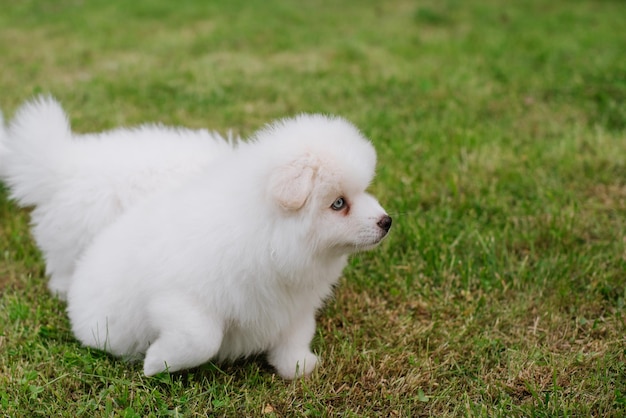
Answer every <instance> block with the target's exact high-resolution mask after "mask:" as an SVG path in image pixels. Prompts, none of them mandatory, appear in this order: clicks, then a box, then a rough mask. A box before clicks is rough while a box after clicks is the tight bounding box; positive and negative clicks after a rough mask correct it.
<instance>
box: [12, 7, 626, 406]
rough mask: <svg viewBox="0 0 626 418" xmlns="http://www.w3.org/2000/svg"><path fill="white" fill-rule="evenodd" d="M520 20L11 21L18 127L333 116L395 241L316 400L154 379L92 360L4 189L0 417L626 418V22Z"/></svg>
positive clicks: (248, 14) (216, 370)
mask: <svg viewBox="0 0 626 418" xmlns="http://www.w3.org/2000/svg"><path fill="white" fill-rule="evenodd" d="M509 3H510V4H509ZM509 3H506V5H505V4H504V3H502V2H497V1H494V0H490V1H478V0H472V1H454V0H446V1H434V0H425V1H420V2H410V1H402V0H391V1H385V2H378V1H361V0H359V1H357V0H347V1H343V2H339V3H338V2H330V1H322V0H314V1H308V2H289V1H278V0H271V1H266V2H259V1H248V2H244V1H221V2H201V1H196V2H170V1H165V0H160V1H147V0H139V1H135V2H116V1H102V0H95V1H89V2H77V1H70V0H60V1H55V2H40V1H32V0H31V1H26V0H25V1H19V2H17V1H9V0H0V9H1V10H2V13H1V14H0V27H1V28H2V31H1V36H0V106H1V107H2V109H3V110H4V112H5V115H6V116H7V117H10V116H11V115H12V114H13V112H14V111H15V109H16V108H17V106H18V105H19V104H20V103H21V102H23V101H24V100H26V99H28V98H29V97H31V96H32V95H33V94H35V93H38V92H51V93H52V94H54V95H55V96H56V97H57V98H58V99H59V100H60V101H61V102H62V103H63V105H64V106H65V108H66V109H67V111H68V113H69V114H70V116H71V119H72V124H73V127H74V129H75V130H77V131H80V132H90V131H98V130H102V129H107V128H112V127H115V126H120V125H132V124H137V123H141V122H147V121H161V122H164V123H166V124H175V125H186V126H191V127H208V128H211V129H217V130H221V131H226V130H228V129H231V128H232V129H234V130H235V132H237V133H240V134H242V135H247V134H249V133H251V132H253V131H254V130H255V129H256V128H258V127H259V126H261V125H262V124H263V123H265V122H268V121H270V120H272V119H274V118H277V117H282V116H286V115H291V114H294V113H298V112H325V113H333V114H339V115H342V116H344V117H346V118H348V119H350V120H352V121H353V122H354V123H355V124H356V125H357V126H359V127H360V128H361V129H362V130H363V132H364V133H365V134H366V135H367V136H369V137H370V138H371V139H372V141H373V142H374V144H375V146H376V148H377V150H378V155H379V166H378V176H377V178H376V180H375V182H374V184H373V185H372V188H371V189H372V192H373V193H374V194H375V195H376V196H377V197H379V199H380V201H381V202H382V203H383V205H384V206H385V207H386V208H387V210H388V211H389V212H390V214H391V215H392V216H393V218H394V227H393V229H392V233H391V236H390V237H389V239H388V240H387V241H386V242H385V244H384V245H383V246H382V247H381V248H379V249H377V250H375V251H373V252H371V253H367V254H361V255H358V256H356V257H354V258H353V259H352V261H351V263H350V266H349V268H348V269H347V270H346V271H345V275H344V276H345V277H344V278H343V279H342V283H341V286H340V287H339V288H338V289H337V291H336V297H335V298H334V299H333V300H332V301H330V302H329V303H328V305H327V307H326V309H324V311H323V312H321V313H320V318H319V326H318V333H317V336H316V338H315V340H314V344H313V347H314V350H315V351H316V352H317V353H319V355H320V356H321V358H322V359H323V364H322V366H321V367H320V368H319V370H318V371H317V372H316V373H315V374H314V375H313V376H312V377H311V378H309V379H306V380H303V381H297V382H291V383H290V382H285V381H283V380H281V379H279V378H277V377H276V376H274V375H273V374H272V370H271V369H270V368H269V367H268V366H267V365H265V364H264V362H263V360H262V359H257V360H250V361H245V362H242V363H240V364H235V365H212V364H208V365H206V366H203V367H200V368H198V369H194V370H191V371H189V372H185V373H177V374H174V375H172V376H160V377H157V378H146V377H144V376H143V375H142V373H141V370H140V367H139V366H138V365H129V364H125V363H123V362H121V361H118V360H116V359H113V358H111V357H108V356H106V355H104V354H102V353H100V352H97V351H93V350H89V349H87V348H84V347H81V346H80V345H79V344H78V343H77V342H76V341H75V340H74V339H73V337H72V335H71V332H70V329H69V324H68V321H67V318H66V316H65V313H64V309H65V307H64V305H63V303H61V302H59V301H58V300H56V299H54V298H52V297H51V296H49V295H48V293H47V291H46V285H45V282H46V279H45V277H44V274H43V271H44V266H43V262H42V259H41V256H40V254H39V253H38V251H37V250H36V248H35V246H34V244H33V241H32V239H31V238H30V236H29V232H28V212H27V211H25V210H20V209H18V208H17V207H16V206H15V205H14V204H13V203H11V202H10V201H9V200H8V197H7V195H8V192H7V190H6V189H5V188H1V186H0V257H1V260H2V261H1V262H0V295H1V296H0V411H1V414H2V415H3V416H11V417H34V416H45V417H48V416H72V417H74V416H124V417H139V416H157V415H158V416H160V415H171V416H205V415H211V416H268V417H271V416H278V417H288V416H334V415H338V416H339V415H340V416H346V417H349V416H426V415H432V416H507V417H508V416H536V417H544V416H598V417H600V416H602V417H610V416H615V417H618V416H624V415H626V320H625V315H626V312H625V307H624V306H625V300H626V59H625V58H624V57H625V56H626V37H624V36H623V32H624V30H623V26H624V24H623V22H624V21H626V8H625V7H624V5H623V4H622V2H619V1H611V0H603V1H600V0H598V1H592V0H589V1H583V0H573V1H565V0H556V1H551V2H542V1H539V0H528V1H524V2H509Z"/></svg>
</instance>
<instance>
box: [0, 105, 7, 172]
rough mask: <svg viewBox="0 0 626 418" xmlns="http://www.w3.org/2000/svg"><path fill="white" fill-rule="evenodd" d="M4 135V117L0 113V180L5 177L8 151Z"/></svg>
mask: <svg viewBox="0 0 626 418" xmlns="http://www.w3.org/2000/svg"><path fill="white" fill-rule="evenodd" d="M6 135H7V134H6V126H4V117H3V115H2V112H0V180H5V179H6V177H7V171H6V158H7V152H8V150H7V148H6Z"/></svg>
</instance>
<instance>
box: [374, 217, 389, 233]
mask: <svg viewBox="0 0 626 418" xmlns="http://www.w3.org/2000/svg"><path fill="white" fill-rule="evenodd" d="M377 225H378V226H379V227H380V228H381V229H384V230H385V231H389V228H391V216H388V215H385V216H383V217H382V218H380V220H379V221H378V223H377Z"/></svg>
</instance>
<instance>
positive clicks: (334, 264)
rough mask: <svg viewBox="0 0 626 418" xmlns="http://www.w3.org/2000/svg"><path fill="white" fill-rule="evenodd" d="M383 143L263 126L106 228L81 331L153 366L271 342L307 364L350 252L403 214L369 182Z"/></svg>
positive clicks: (322, 128)
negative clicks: (395, 213) (318, 321)
mask: <svg viewBox="0 0 626 418" xmlns="http://www.w3.org/2000/svg"><path fill="white" fill-rule="evenodd" d="M375 163H376V154H375V151H374V148H373V147H372V145H371V144H370V143H369V141H367V140H366V139H365V138H364V137H363V136H362V135H361V134H360V133H359V132H358V131H357V129H356V128H354V127H353V126H352V125H351V124H350V123H348V122H346V121H345V120H342V119H338V118H329V117H324V116H320V115H312V116H307V115H303V116H299V117H296V118H294V119H285V120H283V121H280V122H278V123H275V124H273V125H271V126H269V127H267V128H266V129H263V130H261V131H260V132H259V133H258V134H257V135H256V136H255V138H254V139H253V140H252V141H250V142H248V143H242V144H240V145H239V147H238V149H237V150H236V151H235V152H233V153H227V154H226V155H224V156H222V157H221V158H220V159H219V161H215V162H214V163H213V164H210V165H209V166H208V167H207V168H206V169H204V170H203V171H202V172H201V173H200V174H199V175H197V176H195V177H194V178H193V179H192V180H190V181H189V182H188V183H187V184H185V185H184V186H182V187H181V188H179V189H176V190H171V189H170V190H169V191H168V192H164V193H160V194H158V195H155V196H153V197H151V198H150V199H146V200H144V201H142V202H140V203H138V204H137V205H135V206H133V207H132V208H130V209H129V210H128V211H127V212H126V213H124V214H122V215H121V216H120V218H119V219H118V220H117V221H116V222H115V223H113V224H112V225H111V226H110V227H109V228H107V229H105V230H104V232H102V234H100V235H99V236H97V237H96V239H95V240H94V242H93V245H92V246H90V247H89V248H88V249H87V251H86V252H85V255H84V258H83V259H82V260H81V261H80V262H79V263H78V266H77V268H76V272H75V274H74V277H73V280H72V284H71V287H70V291H69V294H68V313H69V317H70V320H71V324H72V330H73V332H74V334H75V335H76V337H77V338H78V339H79V340H80V341H81V342H82V343H83V344H85V345H88V346H91V347H95V348H98V349H102V350H106V351H108V352H110V353H112V354H114V355H116V356H122V357H127V358H140V357H141V356H144V355H145V359H144V372H145V374H146V375H153V374H155V373H158V372H161V371H165V370H168V371H176V370H180V369H185V368H190V367H194V366H198V365H200V364H202V363H204V362H206V361H208V360H209V359H216V360H218V361H219V360H232V359H237V358H241V357H245V356H249V355H252V354H255V353H261V352H265V353H267V356H268V360H269V362H270V364H272V365H273V366H274V367H275V368H276V370H277V371H278V373H279V375H280V376H282V377H284V378H287V379H290V378H294V377H297V376H301V375H307V374H309V373H311V371H312V370H313V369H314V367H315V365H316V363H317V358H316V356H315V355H314V354H313V353H312V352H311V350H310V343H311V340H312V338H313V335H314V332H315V314H316V311H317V310H318V309H319V308H320V307H321V306H322V303H323V301H324V300H325V299H326V298H328V297H329V295H330V294H331V292H332V289H333V286H334V285H335V284H336V283H337V280H338V278H339V276H340V275H341V272H342V270H343V268H344V266H345V265H346V262H347V256H348V254H350V253H352V252H355V251H359V250H367V249H371V248H373V247H374V246H376V245H377V244H378V243H379V242H380V241H381V240H382V239H383V238H384V237H385V236H386V235H387V232H388V230H389V228H390V226H391V218H390V217H389V216H388V215H387V214H386V213H385V211H384V210H383V209H382V208H381V206H380V205H379V204H378V202H377V201H376V200H375V199H374V198H373V197H372V196H370V195H369V194H367V193H365V189H366V187H367V186H368V184H369V183H370V181H371V179H372V177H373V175H374V166H375Z"/></svg>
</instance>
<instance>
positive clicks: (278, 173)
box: [270, 156, 317, 210]
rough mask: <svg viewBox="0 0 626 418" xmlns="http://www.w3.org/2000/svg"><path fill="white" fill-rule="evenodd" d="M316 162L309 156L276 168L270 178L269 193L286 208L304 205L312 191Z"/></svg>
mask: <svg viewBox="0 0 626 418" xmlns="http://www.w3.org/2000/svg"><path fill="white" fill-rule="evenodd" d="M316 172H317V163H316V162H315V161H314V159H313V158H310V157H309V156H307V157H304V158H301V159H298V160H296V161H293V162H291V163H289V164H286V165H284V166H282V167H279V168H278V169H276V170H275V171H274V172H273V173H272V176H271V178H270V193H271V194H272V196H273V197H274V199H276V201H277V202H278V204H279V205H280V206H281V207H282V208H284V209H287V210H298V209H300V208H302V206H304V203H305V202H306V200H307V198H308V197H309V195H310V194H311V192H312V191H313V185H314V183H315V174H316Z"/></svg>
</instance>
